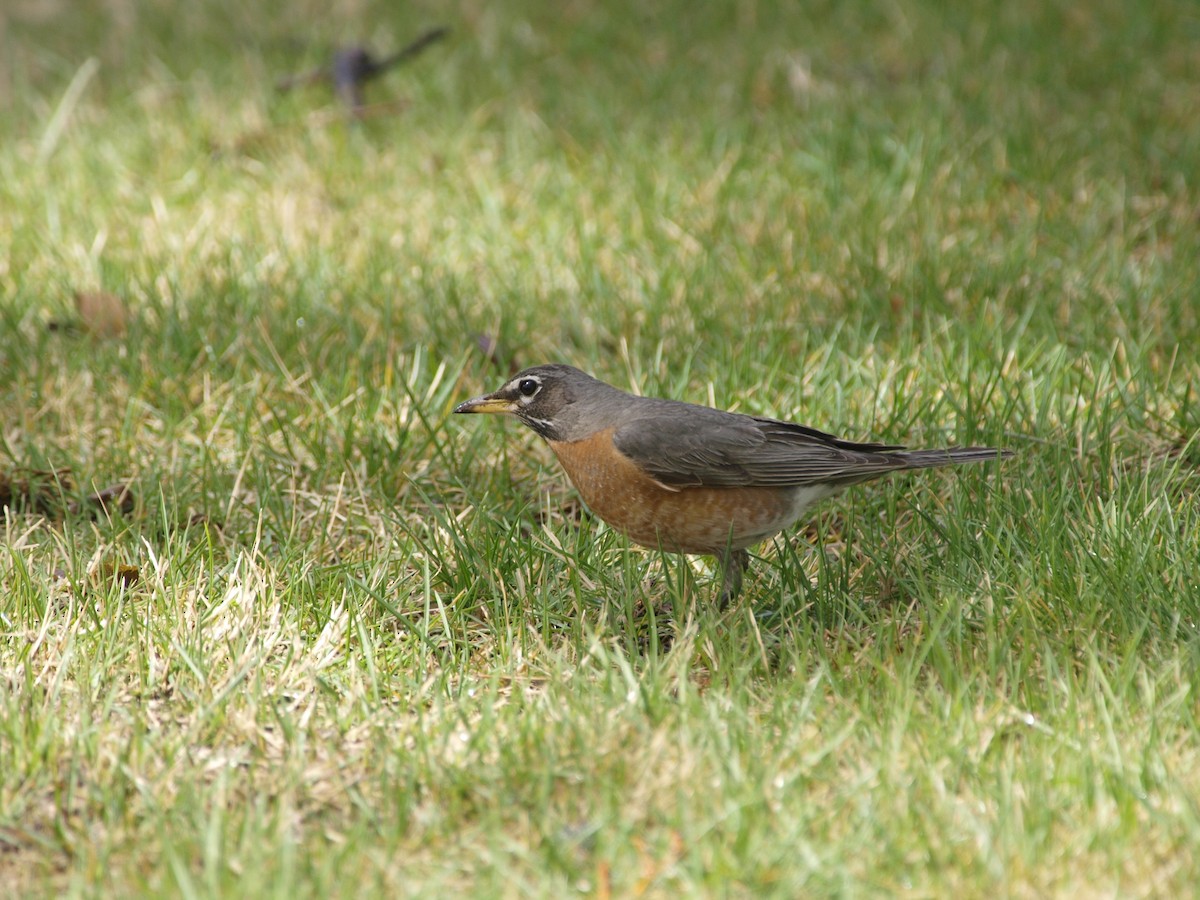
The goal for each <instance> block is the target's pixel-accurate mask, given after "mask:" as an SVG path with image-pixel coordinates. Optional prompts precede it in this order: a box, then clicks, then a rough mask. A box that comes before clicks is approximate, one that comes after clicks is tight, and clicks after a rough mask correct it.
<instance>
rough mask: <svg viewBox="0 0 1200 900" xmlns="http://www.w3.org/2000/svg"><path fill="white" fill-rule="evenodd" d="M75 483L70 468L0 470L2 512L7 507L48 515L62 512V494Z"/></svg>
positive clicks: (0, 508)
mask: <svg viewBox="0 0 1200 900" xmlns="http://www.w3.org/2000/svg"><path fill="white" fill-rule="evenodd" d="M73 487H74V481H73V479H72V478H71V472H70V471H69V470H68V469H16V470H14V471H13V472H0V515H2V514H3V512H4V510H6V509H12V510H14V511H27V512H33V513H39V514H41V515H44V516H55V515H58V514H60V513H61V512H62V495H63V493H64V492H66V491H70V490H71V489H72V488H73Z"/></svg>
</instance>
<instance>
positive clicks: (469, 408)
mask: <svg viewBox="0 0 1200 900" xmlns="http://www.w3.org/2000/svg"><path fill="white" fill-rule="evenodd" d="M516 409H517V404H515V403H513V401H511V400H505V399H504V398H502V397H496V396H494V395H492V394H484V395H483V396H482V397H476V398H474V399H473V400H467V401H465V402H463V403H460V404H458V406H456V407H454V411H455V412H456V413H510V412H515V411H516Z"/></svg>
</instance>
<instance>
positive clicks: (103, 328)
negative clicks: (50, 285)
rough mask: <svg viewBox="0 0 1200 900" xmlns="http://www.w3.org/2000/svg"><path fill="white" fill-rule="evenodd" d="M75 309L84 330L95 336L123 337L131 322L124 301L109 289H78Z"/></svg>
mask: <svg viewBox="0 0 1200 900" xmlns="http://www.w3.org/2000/svg"><path fill="white" fill-rule="evenodd" d="M75 309H76V310H77V311H78V312H79V321H80V323H81V324H82V325H83V330H84V331H86V332H87V333H88V334H90V335H92V336H93V337H98V338H118V337H121V336H122V335H124V334H125V330H126V328H127V327H128V324H129V310H128V308H127V307H126V306H125V303H124V301H122V300H121V298H120V297H118V296H117V295H116V294H110V293H108V292H107V291H76V292H75Z"/></svg>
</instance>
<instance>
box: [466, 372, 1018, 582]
mask: <svg viewBox="0 0 1200 900" xmlns="http://www.w3.org/2000/svg"><path fill="white" fill-rule="evenodd" d="M454 411H455V412H456V413H508V414H510V415H513V416H516V417H517V419H519V420H520V421H521V422H523V423H524V424H526V425H528V426H529V427H530V428H532V429H533V430H534V431H536V432H537V433H538V434H540V435H541V436H542V437H543V438H545V440H546V443H548V444H549V445H550V449H551V450H553V451H554V455H555V456H557V457H558V461H559V462H560V463H562V466H563V468H564V469H566V470H567V476H568V477H569V478H570V479H571V482H572V483H573V484H574V485H575V487H576V489H577V490H578V491H579V493H580V494H581V495H582V497H583V500H584V502H585V503H586V504H587V505H588V507H589V508H590V509H591V510H592V512H593V513H595V514H596V515H597V516H599V517H600V518H601V519H603V520H604V521H605V522H607V523H608V524H609V525H611V526H612V527H613V528H615V529H616V530H617V531H620V532H621V533H622V534H625V535H626V536H628V537H629V538H630V540H632V541H634V542H636V543H638V544H642V545H644V546H647V547H659V548H661V549H663V550H666V551H669V552H673V553H702V554H708V555H711V556H715V557H717V558H718V559H719V560H720V561H721V563H722V565H723V568H724V582H723V584H722V589H721V602H722V603H723V604H724V603H728V602H729V601H730V600H732V599H733V598H734V597H736V596H737V594H738V592H739V590H740V589H741V585H742V573H743V572H744V571H745V570H746V568H747V567H748V566H749V564H750V556H749V554H748V553H747V552H746V548H747V547H751V546H753V545H754V544H757V543H759V542H760V541H764V540H766V539H767V538H769V537H771V536H772V535H775V534H777V533H779V532H780V531H782V530H783V529H784V528H787V527H788V526H789V525H791V524H792V523H793V522H795V521H796V520H797V519H799V518H800V517H801V516H802V515H804V513H805V512H806V511H807V510H808V508H809V507H811V506H812V505H813V504H814V503H816V502H817V501H819V500H823V499H824V498H826V497H829V496H831V495H833V494H836V493H838V492H839V491H841V490H842V489H843V488H845V487H847V486H849V485H852V484H857V483H858V482H860V481H870V480H871V479H873V478H880V477H882V476H884V475H888V474H890V473H892V472H900V471H903V470H905V469H928V468H934V467H937V466H950V465H956V464H958V463H968V462H987V461H989V460H996V459H1003V458H1005V457H1008V456H1011V455H1012V452H1011V451H1009V450H1001V449H996V448H993V447H949V448H946V449H941V450H905V449H904V448H903V447H900V446H896V445H891V444H860V443H856V442H853V441H844V440H841V439H840V438H836V437H834V436H833V435H830V434H825V433H824V432H822V431H817V430H816V429H815V428H808V427H807V426H804V425H796V424H793V423H791V422H783V421H780V420H778V419H768V418H763V417H761V416H748V415H743V414H741V413H732V412H725V411H723V410H719V409H712V408H711V407H707V406H696V405H694V404H691V403H682V402H680V401H678V400H660V399H656V398H653V397H636V396H634V395H632V394H627V393H625V392H624V391H622V390H618V389H617V388H615V387H612V386H611V385H607V384H605V383H604V382H602V381H597V380H596V379H595V378H592V377H591V376H590V375H588V374H586V373H584V372H581V371H579V370H578V369H575V368H572V367H571V366H566V365H560V364H551V365H543V366H534V367H533V368H530V369H526V370H524V371H523V372H518V373H517V374H516V375H514V376H513V377H512V378H511V379H510V380H509V381H508V382H507V383H506V384H505V385H504V386H503V387H502V388H500V390H498V391H495V392H494V393H491V394H485V395H484V396H482V397H476V398H475V399H473V400H468V401H466V402H465V403H461V404H459V406H458V407H456V408H455V410H454Z"/></svg>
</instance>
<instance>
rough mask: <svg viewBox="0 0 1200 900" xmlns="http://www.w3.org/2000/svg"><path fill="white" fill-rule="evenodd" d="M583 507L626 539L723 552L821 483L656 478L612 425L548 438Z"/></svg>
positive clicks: (790, 512) (750, 539) (770, 525)
mask: <svg viewBox="0 0 1200 900" xmlns="http://www.w3.org/2000/svg"><path fill="white" fill-rule="evenodd" d="M548 443H549V444H550V449H551V450H553V451H554V455H555V456H557V457H558V460H559V462H560V463H562V466H563V468H564V469H566V471H567V475H568V477H569V478H570V479H571V483H572V484H574V485H575V487H576V489H577V490H578V491H579V493H580V495H581V496H582V497H583V500H584V502H585V503H586V504H587V505H588V507H589V508H590V509H591V510H592V512H593V513H595V514H596V515H597V516H599V517H600V518H601V519H603V520H604V521H605V522H607V523H608V524H609V525H611V526H612V527H613V528H615V529H617V530H618V531H620V532H622V533H623V534H625V535H627V536H628V537H629V539H630V540H632V541H635V542H637V543H639V544H642V545H644V546H647V547H661V548H662V549H664V550H669V551H672V552H675V553H709V554H716V555H720V554H722V553H724V552H725V550H726V548H731V549H734V550H740V549H742V548H744V547H749V546H751V545H752V544H757V543H758V542H759V541H762V540H765V539H766V538H768V537H770V536H771V535H773V534H776V533H777V532H779V531H781V530H782V529H784V528H786V527H787V526H788V525H790V524H791V523H792V522H794V521H796V519H797V518H799V516H800V515H801V514H803V512H804V510H805V509H807V508H808V506H810V505H811V504H812V503H813V502H815V501H816V500H819V499H821V497H824V496H827V495H828V494H830V493H833V491H831V490H828V489H824V488H777V487H685V488H681V489H678V490H673V489H671V488H668V487H665V486H663V485H662V484H660V483H659V482H657V481H655V480H654V479H653V478H651V477H650V476H649V475H647V474H646V473H645V472H643V471H642V470H641V469H640V468H638V466H637V465H636V464H635V463H634V462H633V461H632V460H630V459H629V458H628V457H626V456H623V455H622V454H621V453H619V452H618V451H617V449H616V448H615V447H614V446H613V442H612V430H611V429H610V430H607V431H601V432H598V433H597V434H594V435H592V436H591V437H589V438H586V439H584V440H582V441H572V442H570V443H567V442H560V441H549V442H548Z"/></svg>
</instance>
